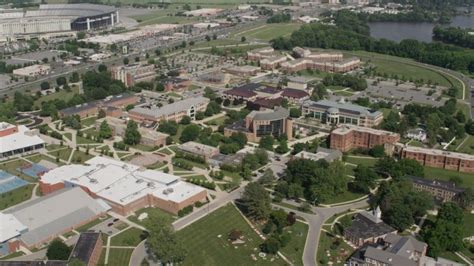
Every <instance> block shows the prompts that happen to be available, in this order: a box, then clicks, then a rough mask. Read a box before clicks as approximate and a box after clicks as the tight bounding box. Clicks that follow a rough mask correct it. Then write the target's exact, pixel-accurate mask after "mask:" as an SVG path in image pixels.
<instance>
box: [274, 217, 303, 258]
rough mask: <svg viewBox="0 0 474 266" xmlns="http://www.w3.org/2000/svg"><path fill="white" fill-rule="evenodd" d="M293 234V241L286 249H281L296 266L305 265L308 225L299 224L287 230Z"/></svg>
mask: <svg viewBox="0 0 474 266" xmlns="http://www.w3.org/2000/svg"><path fill="white" fill-rule="evenodd" d="M285 231H286V232H288V233H290V234H291V240H290V242H289V243H288V245H286V246H285V247H284V248H282V249H280V251H281V253H283V255H285V257H286V258H287V259H289V260H290V261H291V262H292V263H293V264H294V265H303V260H302V258H303V251H304V246H305V244H306V236H307V235H308V225H307V224H305V223H302V222H297V223H295V224H294V225H293V226H291V227H288V228H286V229H285Z"/></svg>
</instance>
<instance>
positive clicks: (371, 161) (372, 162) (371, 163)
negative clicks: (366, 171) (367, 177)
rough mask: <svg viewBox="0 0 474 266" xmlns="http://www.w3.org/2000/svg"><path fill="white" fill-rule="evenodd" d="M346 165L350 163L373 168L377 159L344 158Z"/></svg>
mask: <svg viewBox="0 0 474 266" xmlns="http://www.w3.org/2000/svg"><path fill="white" fill-rule="evenodd" d="M346 162H347V163H352V164H357V165H359V164H361V165H365V166H374V165H375V163H376V162H377V158H372V157H367V158H360V157H350V155H349V156H347V158H346Z"/></svg>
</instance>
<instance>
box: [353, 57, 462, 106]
mask: <svg viewBox="0 0 474 266" xmlns="http://www.w3.org/2000/svg"><path fill="white" fill-rule="evenodd" d="M344 54H347V55H351V56H358V57H360V58H361V59H362V60H363V61H365V62H370V63H371V64H373V65H374V66H376V67H377V72H381V73H386V74H388V75H398V76H399V77H402V76H403V77H405V78H407V79H410V78H411V79H414V80H417V79H423V80H424V81H428V80H431V81H432V82H433V83H438V84H439V85H441V86H445V87H448V88H449V87H451V86H455V87H457V88H459V90H458V92H459V95H458V97H460V96H461V93H462V91H461V89H460V88H461V87H462V85H461V84H460V82H459V81H458V80H456V79H454V78H453V77H451V76H448V75H446V74H444V73H440V72H438V71H436V70H432V69H428V68H424V67H421V66H417V65H415V64H416V62H415V61H414V60H412V59H407V58H401V57H396V56H390V55H383V54H377V53H370V52H365V51H350V52H344Z"/></svg>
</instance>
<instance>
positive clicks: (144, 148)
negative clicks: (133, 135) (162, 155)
mask: <svg viewBox="0 0 474 266" xmlns="http://www.w3.org/2000/svg"><path fill="white" fill-rule="evenodd" d="M130 148H134V149H137V150H141V151H155V150H157V149H158V147H153V146H148V145H143V144H137V145H133V146H130Z"/></svg>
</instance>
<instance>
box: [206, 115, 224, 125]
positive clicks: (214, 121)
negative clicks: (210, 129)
mask: <svg viewBox="0 0 474 266" xmlns="http://www.w3.org/2000/svg"><path fill="white" fill-rule="evenodd" d="M227 118H228V117H227V116H221V117H218V118H216V119H212V120H209V121H207V122H205V123H204V124H206V125H212V126H222V125H224V121H225V120H226V119H227Z"/></svg>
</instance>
